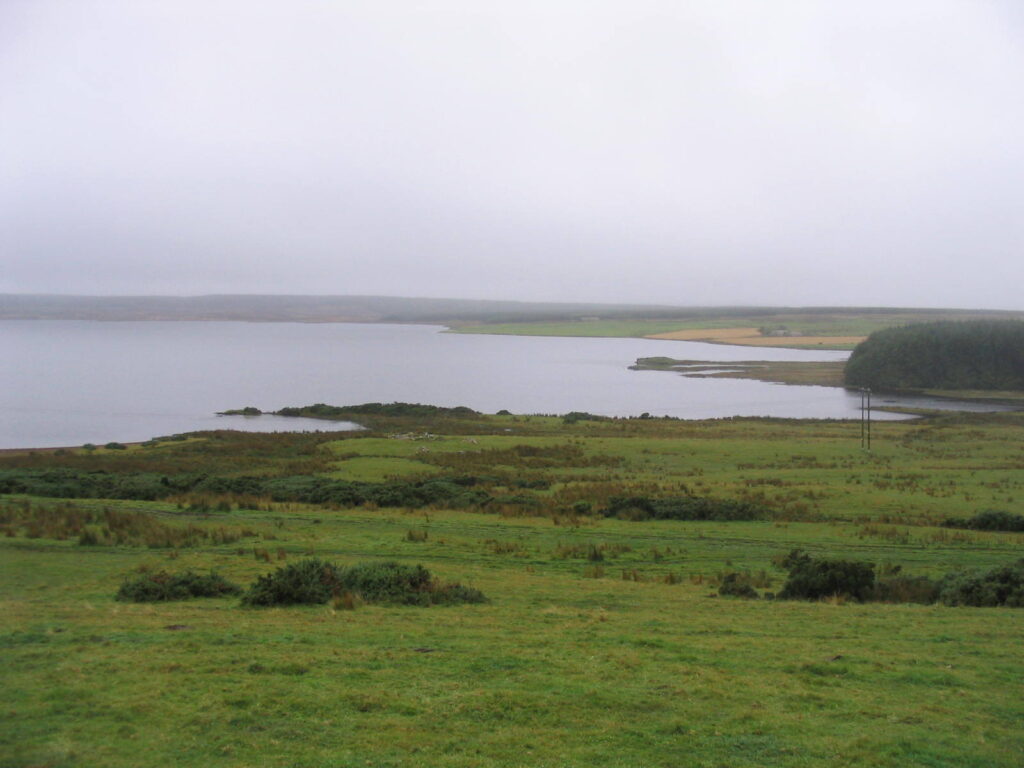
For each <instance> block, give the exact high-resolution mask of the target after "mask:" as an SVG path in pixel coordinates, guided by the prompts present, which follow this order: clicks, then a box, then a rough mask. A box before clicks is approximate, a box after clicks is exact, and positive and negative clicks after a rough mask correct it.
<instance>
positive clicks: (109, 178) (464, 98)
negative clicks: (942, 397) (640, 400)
mask: <svg viewBox="0 0 1024 768" xmlns="http://www.w3.org/2000/svg"><path fill="white" fill-rule="evenodd" d="M1022 209H1024V7H1022V4H1021V2H1020V0H1007V1H1006V2H986V0H964V1H963V2H951V1H949V0H917V1H915V0H899V2H892V0H880V1H878V2H871V1H870V0H858V1H857V2H843V3H837V2H829V1H827V0H814V1H808V2H800V1H796V0H793V1H787V0H773V1H772V2H764V1H763V0H745V1H740V0H736V1H733V2H730V1H729V0H707V1H706V2H685V1H684V0H676V1H675V2H652V1H649V0H629V2H626V1H625V0H624V1H623V2H597V1H594V0H588V1H584V0H577V1H575V2H558V0H544V1H543V2H529V1H528V0H527V1H524V0H506V1H505V2H488V1H487V0H466V1H465V2H444V1H439V2H414V1H413V0H408V1H406V2H387V1H386V0H366V1H365V2H345V0H334V1H329V0H319V1H313V0H279V1H278V2H264V1H262V0H237V1H234V0H232V1H218V0H196V1H195V2H192V1H190V0H162V1H158V0H123V1H118V0H67V1H66V2H52V1H49V0H2V2H0V261H2V269H0V292H57V293H100V294H116V293H159V294H196V293H222V292H228V293H321V294H322V293H335V294H385V295H406V296H436V297H467V298H504V299H526V300H565V301H574V300H580V301H610V302H617V301H622V302H648V301H649V302H659V303H673V304H750V303H757V304H789V305H863V304H870V305H899V306H948V307H979V308H981V307H985V308H1004V309H1024V290H1022V283H1024V280H1022V278H1024V259H1022V248H1021V246H1022V243H1024V210H1022Z"/></svg>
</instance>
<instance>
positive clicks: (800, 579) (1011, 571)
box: [718, 550, 1024, 608]
mask: <svg viewBox="0 0 1024 768" xmlns="http://www.w3.org/2000/svg"><path fill="white" fill-rule="evenodd" d="M779 562H780V564H781V565H782V567H784V568H785V569H786V570H787V571H788V577H787V579H786V583H785V584H784V585H783V587H782V590H781V591H780V592H779V593H778V595H773V594H766V596H769V597H778V599H780V600H828V599H832V600H835V599H842V600H852V601H856V602H885V603H925V604H928V603H936V602H938V603H942V604H943V605H948V606H972V607H976V608H993V607H1007V608H1024V559H1021V560H1017V561H1016V562H1012V563H1008V564H1006V565H1002V566H998V567H996V568H992V569H989V570H977V569H975V570H968V571H963V570H961V571H953V572H950V573H947V574H945V575H943V576H941V577H940V578H938V579H930V578H928V577H927V576H922V575H916V576H912V575H907V574H904V573H902V567H901V566H892V565H889V566H887V567H886V568H885V569H884V573H882V574H881V575H876V573H875V564H874V563H870V562H865V561H862V560H843V559H836V558H823V557H812V556H811V555H809V554H807V553H806V552H804V551H802V550H793V551H792V552H790V553H789V554H788V555H786V556H785V557H783V558H780V560H779ZM718 593H719V595H721V596H723V597H742V598H747V599H756V598H758V597H760V595H759V594H758V593H757V591H756V590H755V589H754V588H753V585H752V583H751V580H750V578H749V576H747V575H745V574H741V573H736V572H733V573H729V574H726V576H725V577H724V578H723V579H722V582H721V585H720V587H719V591H718Z"/></svg>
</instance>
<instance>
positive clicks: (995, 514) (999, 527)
mask: <svg viewBox="0 0 1024 768" xmlns="http://www.w3.org/2000/svg"><path fill="white" fill-rule="evenodd" d="M945 526H946V527H947V528H969V529H971V530H974V531H1009V532H1011V533H1018V532H1021V531H1024V515H1018V514H1014V513H1013V512H1006V511H1004V510H1001V509H987V510H985V511H984V512H979V513H978V514H976V515H975V516H974V517H969V518H962V517H950V518H947V519H946V522H945Z"/></svg>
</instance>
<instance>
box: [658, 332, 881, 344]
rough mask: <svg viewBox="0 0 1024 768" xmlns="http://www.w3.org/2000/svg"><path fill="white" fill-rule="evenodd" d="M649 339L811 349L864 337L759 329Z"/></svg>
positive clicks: (694, 333) (665, 335)
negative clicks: (772, 332) (789, 333)
mask: <svg viewBox="0 0 1024 768" xmlns="http://www.w3.org/2000/svg"><path fill="white" fill-rule="evenodd" d="M645 338H648V339H671V340H674V341H706V342H711V343H713V344H739V345H742V346H747V347H811V346H817V345H846V344H859V343H860V342H862V341H864V339H865V337H864V336H762V335H761V334H760V332H759V331H758V330H757V328H693V329H687V330H682V331H669V332H668V333H652V334H650V335H649V336H646V337H645Z"/></svg>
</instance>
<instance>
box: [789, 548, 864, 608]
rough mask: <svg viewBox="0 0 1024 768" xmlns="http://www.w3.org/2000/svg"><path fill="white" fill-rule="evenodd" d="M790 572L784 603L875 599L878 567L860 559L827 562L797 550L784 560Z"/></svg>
mask: <svg viewBox="0 0 1024 768" xmlns="http://www.w3.org/2000/svg"><path fill="white" fill-rule="evenodd" d="M783 567H784V568H786V569H787V570H788V571H789V578H788V579H787V580H786V583H785V585H784V586H783V587H782V591H781V592H779V598H780V599H783V600H820V599H821V598H824V597H833V596H841V597H846V598H850V599H853V600H859V601H863V600H867V599H870V598H871V597H872V594H873V592H872V590H873V589H874V586H875V566H874V564H872V563H865V562H861V561H857V560H824V559H817V558H813V557H811V556H810V555H808V554H806V553H805V552H802V551H800V550H793V551H792V552H790V554H789V555H788V556H787V557H786V558H785V560H784V561H783Z"/></svg>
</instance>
